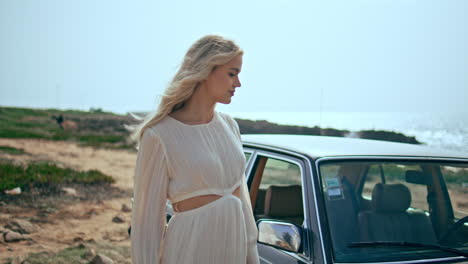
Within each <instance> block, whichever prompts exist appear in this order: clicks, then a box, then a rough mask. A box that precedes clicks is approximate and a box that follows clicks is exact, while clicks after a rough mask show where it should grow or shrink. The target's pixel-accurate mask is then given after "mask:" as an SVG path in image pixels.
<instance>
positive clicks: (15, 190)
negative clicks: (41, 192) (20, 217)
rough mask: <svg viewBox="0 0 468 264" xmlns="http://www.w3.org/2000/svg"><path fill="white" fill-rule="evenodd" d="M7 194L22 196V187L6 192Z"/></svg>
mask: <svg viewBox="0 0 468 264" xmlns="http://www.w3.org/2000/svg"><path fill="white" fill-rule="evenodd" d="M5 193H6V194H9V195H17V194H21V188H20V187H16V188H13V189H11V190H5Z"/></svg>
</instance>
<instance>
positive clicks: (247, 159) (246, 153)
mask: <svg viewBox="0 0 468 264" xmlns="http://www.w3.org/2000/svg"><path fill="white" fill-rule="evenodd" d="M244 156H245V163H246V164H247V163H249V160H250V157H252V152H246V151H244Z"/></svg>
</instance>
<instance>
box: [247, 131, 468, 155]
mask: <svg viewBox="0 0 468 264" xmlns="http://www.w3.org/2000/svg"><path fill="white" fill-rule="evenodd" d="M241 137H242V141H243V142H244V145H252V144H255V145H260V146H263V147H270V148H271V147H275V148H280V149H284V150H290V151H294V152H298V153H301V154H305V155H308V156H310V157H312V158H314V159H317V158H322V157H337V156H398V157H424V158H427V157H430V158H433V157H434V158H441V157H443V158H461V159H468V154H467V153H461V152H456V151H450V150H442V149H437V148H432V147H428V146H424V145H416V144H407V143H396V142H388V141H380V140H371V139H358V138H344V137H330V136H311V135H278V134H244V135H241Z"/></svg>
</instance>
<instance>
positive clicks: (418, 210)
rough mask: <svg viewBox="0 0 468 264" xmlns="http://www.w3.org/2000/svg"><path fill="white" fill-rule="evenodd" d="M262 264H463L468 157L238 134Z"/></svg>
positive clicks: (350, 141)
mask: <svg viewBox="0 0 468 264" xmlns="http://www.w3.org/2000/svg"><path fill="white" fill-rule="evenodd" d="M242 140H243V146H244V151H245V156H246V160H247V166H246V177H247V178H248V185H249V188H250V198H251V200H252V207H253V210H254V216H255V218H256V220H257V225H258V230H259V236H258V249H259V254H260V259H261V263H382V262H385V263H456V262H468V224H467V222H468V154H462V153H454V152H450V151H441V150H435V149H432V148H429V147H427V146H420V145H412V144H403V143H394V142H384V141H375V140H364V139H354V138H339V137H324V136H302V135H242Z"/></svg>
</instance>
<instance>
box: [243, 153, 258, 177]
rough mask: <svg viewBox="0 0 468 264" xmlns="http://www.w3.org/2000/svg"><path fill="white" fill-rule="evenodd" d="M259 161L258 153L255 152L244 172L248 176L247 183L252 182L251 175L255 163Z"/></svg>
mask: <svg viewBox="0 0 468 264" xmlns="http://www.w3.org/2000/svg"><path fill="white" fill-rule="evenodd" d="M256 159H257V151H255V150H254V152H253V153H252V156H250V159H249V162H248V164H246V168H245V170H244V173H245V175H246V176H247V181H249V180H250V174H251V173H252V169H253V165H254V161H255V160H256Z"/></svg>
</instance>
